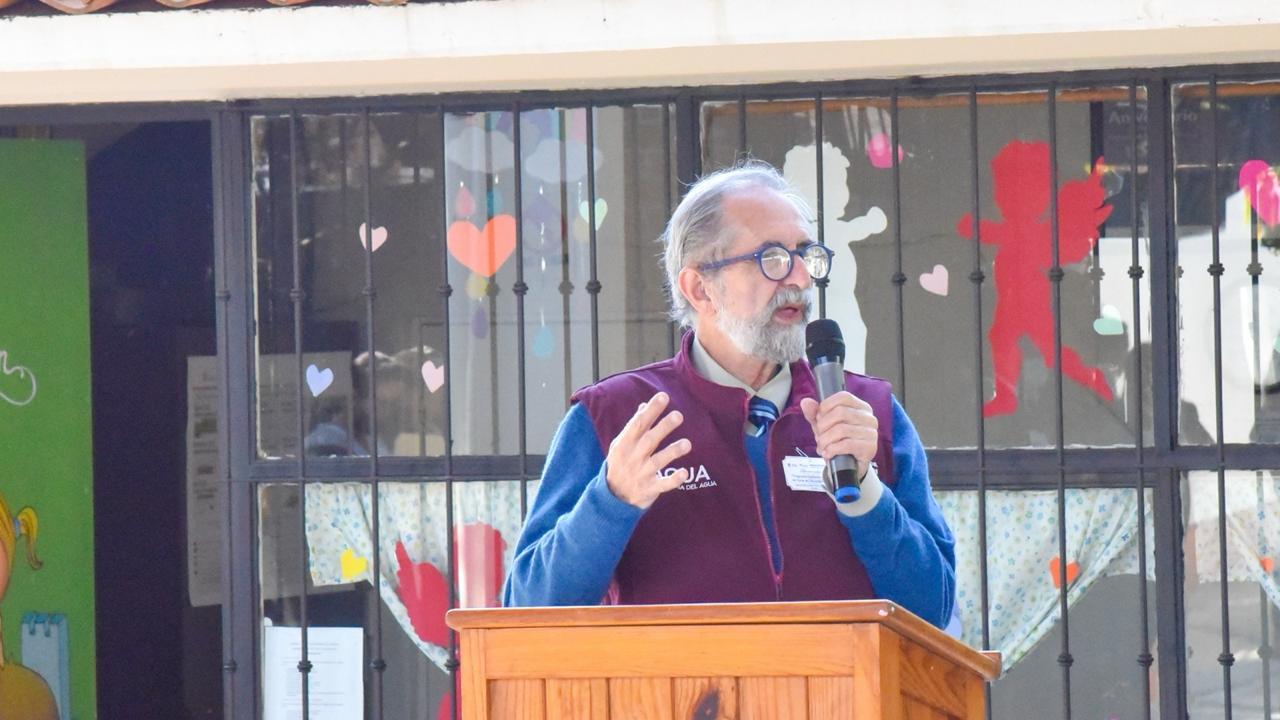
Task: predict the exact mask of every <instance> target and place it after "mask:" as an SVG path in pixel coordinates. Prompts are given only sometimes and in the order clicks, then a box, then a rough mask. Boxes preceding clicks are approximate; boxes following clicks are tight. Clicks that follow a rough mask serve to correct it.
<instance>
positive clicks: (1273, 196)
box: [1240, 160, 1280, 225]
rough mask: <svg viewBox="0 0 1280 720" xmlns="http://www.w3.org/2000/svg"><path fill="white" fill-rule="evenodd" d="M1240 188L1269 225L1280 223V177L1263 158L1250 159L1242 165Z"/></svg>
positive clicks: (1255, 210)
mask: <svg viewBox="0 0 1280 720" xmlns="http://www.w3.org/2000/svg"><path fill="white" fill-rule="evenodd" d="M1240 189H1241V190H1244V196H1245V198H1246V199H1247V200H1248V201H1249V206H1250V207H1252V208H1253V209H1254V212H1256V213H1258V217H1259V218H1261V219H1262V221H1263V222H1264V223H1266V224H1268V225H1276V224H1280V178H1278V177H1276V171H1275V169H1274V168H1272V167H1271V166H1270V165H1267V163H1266V162H1265V161H1263V160H1250V161H1248V162H1246V163H1245V164H1244V165H1241V166H1240Z"/></svg>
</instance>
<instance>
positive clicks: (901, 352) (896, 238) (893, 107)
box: [889, 86, 908, 408]
mask: <svg viewBox="0 0 1280 720" xmlns="http://www.w3.org/2000/svg"><path fill="white" fill-rule="evenodd" d="M889 135H890V140H889V157H890V158H892V160H891V162H892V164H893V258H894V271H893V277H892V281H893V285H894V290H895V292H894V298H895V300H896V308H897V330H898V383H897V385H898V401H899V402H901V403H902V406H903V407H904V408H905V407H907V406H908V405H907V349H906V338H907V335H906V318H905V314H906V308H905V307H904V306H903V286H905V285H906V284H907V276H906V273H904V272H903V271H902V168H901V167H900V166H899V163H898V146H899V144H900V141H899V140H898V88H897V87H896V86H895V87H894V88H893V92H892V94H890V96H889Z"/></svg>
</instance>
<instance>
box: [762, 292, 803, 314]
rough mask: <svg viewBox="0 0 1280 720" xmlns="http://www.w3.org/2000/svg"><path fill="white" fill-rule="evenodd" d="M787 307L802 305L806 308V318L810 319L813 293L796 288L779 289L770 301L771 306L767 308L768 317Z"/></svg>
mask: <svg viewBox="0 0 1280 720" xmlns="http://www.w3.org/2000/svg"><path fill="white" fill-rule="evenodd" d="M787 305H800V306H801V307H803V308H804V314H805V317H808V316H809V315H810V313H811V312H812V310H813V292H812V291H810V290H801V289H800V288H796V287H780V288H778V291H777V292H776V293H774V295H773V298H772V299H771V300H769V306H768V307H766V308H765V313H767V314H766V317H768V316H770V315H773V313H774V312H775V311H776V310H779V309H781V308H782V307H784V306H787Z"/></svg>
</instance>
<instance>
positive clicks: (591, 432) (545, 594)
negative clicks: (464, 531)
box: [502, 405, 644, 607]
mask: <svg viewBox="0 0 1280 720" xmlns="http://www.w3.org/2000/svg"><path fill="white" fill-rule="evenodd" d="M604 460H605V458H604V454H603V452H602V451H601V449H600V441H599V438H598V436H597V434H596V430H595V426H594V425H593V424H592V422H591V416H590V415H589V414H588V413H587V411H586V409H585V408H583V407H582V406H581V405H574V406H573V407H571V408H570V409H569V412H568V414H567V415H566V416H565V418H564V420H563V421H562V422H561V423H560V427H559V429H557V430H556V434H555V437H554V438H553V439H552V440H551V449H550V451H549V452H548V453H547V460H546V465H545V466H544V467H543V471H542V481H541V483H539V486H538V492H537V495H536V496H535V497H534V499H533V503H532V504H531V505H530V507H529V515H528V517H527V518H525V524H524V529H523V530H522V531H521V533H520V540H519V541H518V542H517V543H516V550H515V560H514V561H513V563H512V567H511V572H510V573H509V574H508V575H507V579H506V582H505V583H504V585H503V588H502V604H503V605H504V606H507V607H513V606H537V605H596V604H598V603H599V602H600V600H601V598H603V597H604V594H605V592H606V591H607V590H608V588H609V583H610V581H611V580H612V578H613V571H614V568H616V567H617V565H618V560H619V559H620V558H621V557H622V551H623V550H624V549H625V548H626V546H627V541H628V540H630V538H631V533H632V532H633V531H634V530H635V526H636V523H637V522H638V521H639V520H640V515H641V514H642V513H643V512H644V511H643V510H641V509H640V508H637V507H635V506H633V505H629V504H627V503H626V502H624V501H622V500H619V499H618V498H617V497H615V496H614V495H613V493H612V492H611V491H610V490H609V485H608V483H607V482H606V480H605V462H604Z"/></svg>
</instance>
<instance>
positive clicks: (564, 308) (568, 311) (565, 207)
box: [520, 108, 574, 517]
mask: <svg viewBox="0 0 1280 720" xmlns="http://www.w3.org/2000/svg"><path fill="white" fill-rule="evenodd" d="M557 114H558V117H559V118H560V142H559V143H558V147H559V150H560V316H561V317H560V322H561V328H560V330H561V333H562V334H563V335H564V351H563V353H562V355H563V365H564V391H565V402H566V404H567V403H568V397H569V393H571V392H573V385H574V383H573V323H572V322H571V318H572V317H573V304H572V302H571V300H572V296H573V289H574V288H573V279H572V278H571V277H570V274H569V253H570V244H569V150H568V144H569V126H568V113H567V112H566V111H565V110H564V108H561V109H560V110H559V111H558V113H557ZM521 503H522V504H521V505H520V517H524V516H525V510H526V509H527V508H526V506H525V504H524V499H523V498H522V499H521Z"/></svg>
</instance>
